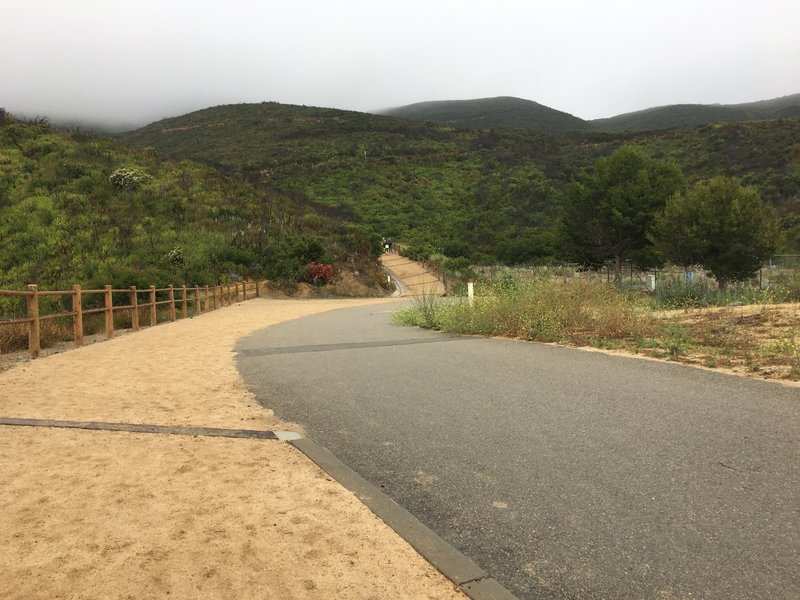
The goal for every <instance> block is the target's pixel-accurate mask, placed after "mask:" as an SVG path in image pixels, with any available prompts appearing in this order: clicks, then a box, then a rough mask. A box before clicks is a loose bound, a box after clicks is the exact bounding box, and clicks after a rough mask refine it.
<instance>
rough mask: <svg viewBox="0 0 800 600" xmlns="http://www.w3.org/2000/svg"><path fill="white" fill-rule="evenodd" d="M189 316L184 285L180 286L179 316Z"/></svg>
mask: <svg viewBox="0 0 800 600" xmlns="http://www.w3.org/2000/svg"><path fill="white" fill-rule="evenodd" d="M187 316H189V307H188V305H187V303H186V286H183V287H182V288H181V318H183V319H185V318H186V317H187Z"/></svg>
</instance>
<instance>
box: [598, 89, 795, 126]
mask: <svg viewBox="0 0 800 600" xmlns="http://www.w3.org/2000/svg"><path fill="white" fill-rule="evenodd" d="M796 117H800V94H794V95H792V96H784V97H782V98H775V99H773V100H764V101H761V102H749V103H746V104H673V105H670V106H660V107H657V108H648V109H646V110H640V111H636V112H631V113H625V114H622V115H617V116H615V117H610V118H607V119H595V120H593V121H589V125H590V126H591V127H593V128H596V129H603V130H606V131H623V130H629V131H643V130H658V129H675V128H679V127H697V126H700V125H707V124H710V123H730V122H737V121H760V120H769V119H781V118H796Z"/></svg>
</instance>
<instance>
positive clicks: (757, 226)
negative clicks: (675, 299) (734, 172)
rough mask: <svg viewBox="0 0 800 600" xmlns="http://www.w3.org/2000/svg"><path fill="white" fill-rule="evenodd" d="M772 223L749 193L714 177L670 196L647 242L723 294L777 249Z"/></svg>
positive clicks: (775, 224)
mask: <svg viewBox="0 0 800 600" xmlns="http://www.w3.org/2000/svg"><path fill="white" fill-rule="evenodd" d="M779 235H780V234H779V227H778V220H777V218H776V217H775V213H774V212H773V210H772V208H771V207H770V206H768V205H766V204H764V202H763V201H762V200H761V197H760V195H759V193H758V190H756V188H754V187H743V186H742V185H741V183H740V182H739V180H738V179H735V178H731V177H715V178H713V179H710V180H708V181H701V182H699V183H697V184H696V185H694V186H693V187H692V188H691V189H690V190H689V191H688V193H686V194H676V195H675V196H673V197H672V198H671V199H670V200H669V201H668V202H667V205H666V207H665V208H664V211H663V213H661V214H660V215H659V216H658V218H657V219H656V223H655V225H654V227H653V232H652V239H653V241H654V242H655V245H656V247H657V248H658V249H659V250H660V251H661V252H662V253H663V255H664V256H665V257H666V258H667V259H668V260H669V261H671V262H673V263H675V264H677V265H682V266H689V265H696V264H701V265H703V267H705V268H706V269H707V270H708V271H709V272H710V273H711V274H712V275H713V276H714V278H715V279H716V280H717V283H719V287H720V288H721V289H725V287H726V286H727V284H728V282H730V281H741V280H743V279H747V278H749V277H752V275H753V274H754V273H755V272H756V271H757V270H758V269H759V267H761V265H762V264H763V262H764V259H766V258H768V257H769V256H770V255H771V254H772V253H774V252H775V249H776V248H777V247H778V241H779Z"/></svg>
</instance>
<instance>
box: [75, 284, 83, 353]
mask: <svg viewBox="0 0 800 600" xmlns="http://www.w3.org/2000/svg"><path fill="white" fill-rule="evenodd" d="M72 313H73V315H72V338H73V339H74V340H75V345H76V346H83V298H82V297H81V286H79V285H73V286H72Z"/></svg>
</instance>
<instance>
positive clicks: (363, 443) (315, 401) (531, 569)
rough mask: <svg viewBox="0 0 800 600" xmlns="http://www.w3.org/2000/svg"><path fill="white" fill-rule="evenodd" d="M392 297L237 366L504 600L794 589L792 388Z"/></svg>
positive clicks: (242, 354) (791, 593)
mask: <svg viewBox="0 0 800 600" xmlns="http://www.w3.org/2000/svg"><path fill="white" fill-rule="evenodd" d="M393 308H394V307H392V306H386V305H379V306H368V307H362V308H356V309H346V310H339V311H334V312H330V313H324V314H320V315H315V316H311V317H306V318H303V319H299V320H295V321H290V322H287V323H282V324H279V325H275V326H272V327H270V328H268V329H265V330H262V331H260V332H257V333H255V334H252V335H250V336H249V337H247V338H245V339H243V340H241V341H240V343H239V344H238V346H237V351H238V352H239V355H238V359H237V361H238V366H239V369H240V371H241V373H242V375H243V376H244V378H245V380H246V381H247V382H248V385H249V386H250V387H251V389H252V390H253V391H254V393H255V394H256V396H257V397H258V399H259V401H260V402H261V403H263V404H264V405H265V406H267V407H269V408H272V409H273V410H275V412H276V413H277V414H278V415H279V416H280V417H283V418H285V419H289V420H292V421H296V422H299V423H302V424H304V425H305V426H306V428H307V430H308V433H309V435H310V436H311V437H313V438H314V439H315V440H316V441H317V442H319V443H320V444H322V445H323V446H326V447H327V448H329V449H330V450H331V451H332V452H334V453H335V454H336V455H337V456H338V457H339V458H340V459H341V460H343V461H344V462H345V463H347V464H348V465H349V466H351V467H352V468H353V469H354V470H356V471H357V472H358V473H359V474H360V475H362V476H363V477H364V478H365V479H367V480H368V481H370V482H372V483H373V484H375V485H377V486H379V487H381V488H382V489H383V490H384V491H385V492H386V493H387V494H388V495H389V496H390V497H392V498H393V499H394V500H396V501H397V502H398V503H399V504H400V505H402V506H403V507H405V508H406V509H408V510H409V511H410V512H412V513H413V514H414V515H415V516H417V517H418V518H419V519H420V520H421V521H422V522H424V523H425V524H426V525H428V526H429V527H430V528H431V529H433V530H434V531H436V532H437V533H438V534H439V535H441V536H442V537H443V538H444V539H445V540H447V541H448V542H449V543H450V544H452V545H453V546H455V547H456V548H458V549H459V550H460V551H462V552H463V553H464V554H466V555H467V556H469V557H470V558H472V559H473V560H474V561H475V562H476V563H477V564H478V565H480V566H481V567H483V568H484V569H485V570H486V571H487V572H488V573H489V575H490V576H492V577H494V578H495V579H496V580H497V581H499V582H500V583H501V584H502V585H504V586H505V587H506V588H508V589H509V590H510V591H511V592H513V593H514V594H516V595H517V596H518V597H519V598H524V599H534V598H535V599H539V598H545V599H551V598H553V599H555V598H558V599H562V598H570V599H572V598H574V599H595V598H603V599H629V598H630V599H657V600H677V599H689V598H691V599H700V598H702V599H725V600H732V599H748V600H755V599H761V598H764V599H766V598H769V599H773V600H782V599H785V600H790V599H791V600H797V599H798V598H800V389H798V388H790V387H786V386H782V385H780V384H776V383H770V382H761V381H755V380H749V379H744V378H739V377H735V376H729V375H725V374H721V373H715V372H711V371H706V370H701V369H694V368H691V367H686V366H683V365H678V364H671V363H666V362H656V361H648V360H642V359H636V358H627V357H620V356H612V355H607V354H603V353H598V352H588V351H583V350H577V349H568V348H560V347H555V346H551V345H546V344H536V343H526V342H517V341H512V340H498V339H486V338H479V337H453V336H449V335H445V334H442V333H439V332H431V331H425V330H421V329H417V328H406V327H398V326H394V325H391V323H390V312H391V310H393Z"/></svg>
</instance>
